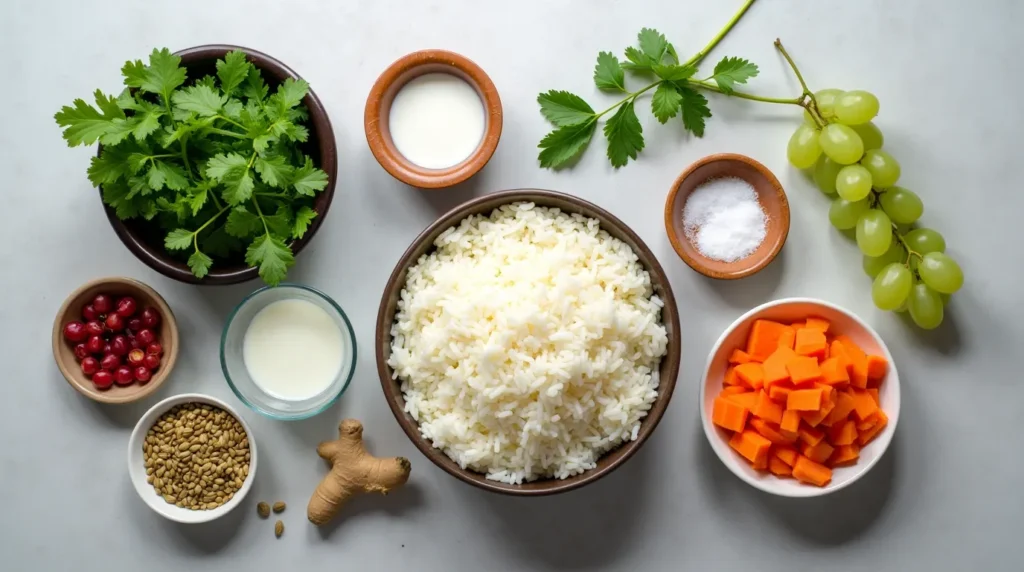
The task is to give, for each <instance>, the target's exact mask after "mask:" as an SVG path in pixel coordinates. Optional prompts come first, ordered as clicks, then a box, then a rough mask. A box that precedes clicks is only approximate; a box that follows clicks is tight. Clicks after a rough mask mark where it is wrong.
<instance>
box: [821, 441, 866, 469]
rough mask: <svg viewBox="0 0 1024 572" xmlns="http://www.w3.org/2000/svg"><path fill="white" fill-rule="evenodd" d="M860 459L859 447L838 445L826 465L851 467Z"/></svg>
mask: <svg viewBox="0 0 1024 572" xmlns="http://www.w3.org/2000/svg"><path fill="white" fill-rule="evenodd" d="M859 457H860V447H859V446H857V445H856V444H850V445H840V446H838V447H836V450H835V452H833V453H832V456H831V457H829V460H828V464H829V465H831V466H833V467H841V466H843V465H852V464H853V463H855V462H857V459H858V458H859Z"/></svg>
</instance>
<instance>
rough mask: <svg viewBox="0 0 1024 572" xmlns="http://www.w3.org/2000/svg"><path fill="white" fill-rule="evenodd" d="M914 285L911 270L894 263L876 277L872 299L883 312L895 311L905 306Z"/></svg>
mask: <svg viewBox="0 0 1024 572" xmlns="http://www.w3.org/2000/svg"><path fill="white" fill-rule="evenodd" d="M913 285H914V277H913V275H911V274H910V269H909V268H907V267H906V266H904V265H902V264H900V263H899V262H893V263H892V264H889V265H888V266H886V267H885V268H883V269H882V271H881V272H879V273H878V276H875V281H874V282H873V283H872V284H871V299H872V300H874V302H875V306H878V307H879V308H880V309H882V310H895V309H897V308H899V307H900V306H901V305H903V302H904V301H905V300H906V299H907V295H908V294H910V289H911V287H913Z"/></svg>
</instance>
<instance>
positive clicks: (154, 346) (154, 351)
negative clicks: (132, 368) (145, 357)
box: [146, 342, 164, 356]
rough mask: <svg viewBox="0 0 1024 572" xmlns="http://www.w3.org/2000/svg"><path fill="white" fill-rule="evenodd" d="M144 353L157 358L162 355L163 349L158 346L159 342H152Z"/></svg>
mask: <svg viewBox="0 0 1024 572" xmlns="http://www.w3.org/2000/svg"><path fill="white" fill-rule="evenodd" d="M146 353H147V354H149V355H151V356H158V355H160V354H162V353H164V347H163V346H161V345H160V342H153V343H151V344H149V345H148V346H146Z"/></svg>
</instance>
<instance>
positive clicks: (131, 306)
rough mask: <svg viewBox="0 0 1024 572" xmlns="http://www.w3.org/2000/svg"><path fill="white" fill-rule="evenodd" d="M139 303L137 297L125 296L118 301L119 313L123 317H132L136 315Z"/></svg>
mask: <svg viewBox="0 0 1024 572" xmlns="http://www.w3.org/2000/svg"><path fill="white" fill-rule="evenodd" d="M136 308H137V305H136V304H135V298H132V297H131V296H125V297H124V298H121V299H120V300H118V301H117V313H118V315H120V316H121V317H122V318H130V317H132V316H134V315H135V310H136Z"/></svg>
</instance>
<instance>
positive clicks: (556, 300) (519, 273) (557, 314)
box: [376, 189, 680, 496]
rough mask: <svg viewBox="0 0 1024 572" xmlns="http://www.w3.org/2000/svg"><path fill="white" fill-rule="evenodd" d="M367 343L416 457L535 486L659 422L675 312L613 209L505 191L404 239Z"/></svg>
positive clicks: (611, 462) (668, 291)
mask: <svg viewBox="0 0 1024 572" xmlns="http://www.w3.org/2000/svg"><path fill="white" fill-rule="evenodd" d="M376 349H377V371H378V373H379V375H380V380H381V385H382V387H383V389H384V395H385V397H386V399H387V401H388V405H389V406H390V407H391V411H392V413H394V415H395V418H396V419H397V420H398V422H399V424H400V425H401V426H402V429H403V430H404V431H405V433H406V434H407V435H408V436H409V438H410V439H411V440H412V442H413V443H414V444H415V445H416V447H417V448H419V450H420V451H421V452H422V453H423V454H424V455H426V456H427V458H429V459H430V460H431V461H432V462H434V464H436V465H437V466H439V467H440V468H441V469H443V470H445V471H446V472H447V473H449V474H450V475H452V476H454V477H456V478H458V479H460V480H462V481H465V482H467V483H469V484H471V485H474V486H477V487H480V488H483V489H486V490H490V491H494V492H499V493H505V494H512V495H526V496H537V495H546V494H553V493H559V492H565V491H568V490H572V489H575V488H578V487H581V486H583V485H585V484H587V483H591V482H593V481H596V480H597V479H599V478H601V477H602V476H604V475H606V474H608V473H610V472H611V471H612V470H614V469H615V468H617V467H618V466H620V465H622V464H623V463H624V462H625V461H626V460H627V459H629V457H631V456H632V455H633V454H634V453H635V452H636V451H637V450H638V449H639V448H640V446H641V445H643V443H644V442H645V441H646V440H647V438H648V437H650V435H651V433H653V432H654V429H655V428H656V427H657V425H658V422H659V421H660V420H661V417H662V415H664V413H665V409H666V408H667V407H668V404H669V400H670V399H671V398H672V391H673V389H674V388H675V383H676V377H677V376H678V374H679V361H680V347H679V312H678V310H677V308H676V304H675V297H674V296H673V295H672V288H671V287H670V286H669V283H668V278H667V277H666V276H665V272H664V270H662V268H661V265H660V264H659V263H658V261H657V259H656V258H655V256H654V254H653V253H652V252H651V251H650V249H649V248H647V245H645V244H644V243H643V241H642V240H640V237H639V236H637V235H636V233H634V232H633V231H632V230H631V229H630V228H629V227H628V226H626V225H625V224H624V223H623V222H622V221H620V220H619V219H617V218H616V217H614V216H613V215H611V214H610V213H608V212H607V211H605V210H603V209H601V208H600V207H598V206H596V205H593V204H591V203H589V202H587V201H584V200H582V199H579V198H576V197H573V196H570V195H566V194H563V193H557V192H554V191H542V190H534V189H523V190H512V191H501V192H497V193H493V194H489V195H485V196H483V197H479V198H476V199H473V200H470V201H468V202H466V203H463V204H462V205H460V206H458V207H456V208H454V209H452V210H451V211H450V212H448V213H447V214H445V215H444V216H442V217H441V218H439V219H438V220H437V221H436V222H434V223H433V224H432V225H430V226H429V227H428V228H427V229H426V230H424V231H423V232H422V233H421V234H420V235H419V236H418V237H417V238H416V240H414V241H413V243H412V245H411V246H410V247H409V249H408V250H406V252H405V254H404V255H402V258H401V260H399V262H398V264H397V265H396V266H395V269H394V271H393V272H392V274H391V277H390V279H389V280H388V284H387V287H386V288H385V290H384V296H383V299H382V300H381V304H380V310H379V312H378V314H377V339H376Z"/></svg>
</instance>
